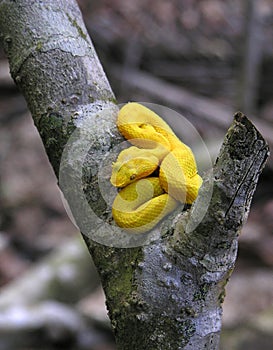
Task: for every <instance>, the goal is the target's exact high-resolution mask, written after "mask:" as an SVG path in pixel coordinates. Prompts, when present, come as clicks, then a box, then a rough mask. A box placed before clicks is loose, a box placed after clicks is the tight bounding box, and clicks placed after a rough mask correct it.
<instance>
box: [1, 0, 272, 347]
mask: <svg viewBox="0 0 273 350" xmlns="http://www.w3.org/2000/svg"><path fill="white" fill-rule="evenodd" d="M0 38H1V42H2V43H3V46H4V48H5V51H6V53H7V55H8V58H9V62H10V69H11V74H12V76H13V78H14V80H15V82H16V84H17V85H18V86H19V87H20V89H21V90H22V92H23V94H24V95H25V98H26V100H27V102H28V105H29V108H30V111H31V113H32V115H33V118H34V122H35V124H36V126H37V128H38V130H39V132H40V134H41V137H42V139H43V142H44V145H45V149H46V152H47V154H48V156H49V159H50V161H51V164H52V166H53V168H54V170H55V173H56V176H57V177H59V181H60V184H61V186H62V189H63V191H64V193H65V196H66V197H67V199H68V201H69V204H70V206H71V209H72V212H73V214H74V216H75V218H76V220H77V223H78V225H79V227H80V229H81V231H82V232H83V237H84V239H85V241H86V243H87V246H88V248H89V251H90V253H91V255H92V257H93V259H94V262H95V264H96V266H97V269H98V271H99V273H100V276H101V280H102V284H103V287H104V291H105V294H106V298H107V306H108V310H109V315H110V318H111V322H112V326H113V330H114V332H115V336H116V342H117V346H118V349H120V350H127V349H128V350H129V349H130V350H131V349H134V350H141V349H143V350H144V349H150V350H159V349H162V350H163V349H164V350H168V349H172V350H173V349H187V350H199V349H200V350H201V349H217V348H218V343H219V334H220V329H221V313H222V309H221V304H222V302H223V300H224V295H225V294H224V293H225V285H226V283H227V281H228V278H229V276H230V274H231V272H232V269H233V268H234V263H235V260H236V254H237V245H238V240H237V239H238V235H239V232H240V229H241V227H242V225H243V223H244V221H245V220H246V218H247V214H248V211H249V208H250V203H251V199H252V196H253V193H254V190H255V187H256V184H257V181H258V177H259V174H260V172H261V170H262V168H263V166H264V163H265V161H266V158H267V156H268V147H267V145H266V142H265V141H264V139H263V137H262V136H261V135H260V133H259V132H258V131H257V130H256V129H255V127H254V126H253V125H252V124H251V122H250V121H249V120H248V119H247V118H246V117H245V116H244V115H243V114H241V113H237V114H236V115H235V118H234V122H233V124H232V125H231V127H230V129H229V130H228V132H227V134H226V138H225V140H224V143H223V146H222V149H221V151H220V154H219V157H218V159H217V161H216V164H215V166H214V168H213V170H212V172H211V173H210V174H208V175H207V177H206V178H205V179H204V184H203V186H202V188H201V191H200V195H199V196H198V199H197V200H196V202H195V203H194V205H193V207H192V208H191V209H189V210H187V211H183V212H182V211H181V210H179V209H178V210H177V211H176V212H175V213H173V214H172V215H171V216H170V217H169V218H168V220H165V221H164V222H163V223H162V224H161V225H160V226H159V227H157V228H156V229H154V234H153V235H152V239H151V238H148V237H151V236H148V235H145V234H144V235H141V236H140V237H139V238H135V237H132V236H130V235H126V234H125V233H121V232H120V230H119V229H118V228H116V226H115V225H112V217H111V206H110V205H109V204H108V203H107V202H106V201H105V199H104V196H103V195H102V187H101V185H100V178H101V177H102V178H103V177H105V178H106V179H107V176H109V174H108V173H107V172H106V173H105V174H103V176H101V173H100V170H101V165H102V164H103V162H104V159H105V156H107V155H109V154H110V153H111V150H112V149H113V148H114V147H115V145H118V144H119V143H120V142H121V141H122V138H121V136H120V135H119V133H118V131H117V129H116V126H115V118H116V113H117V107H116V105H115V103H114V101H115V100H114V95H113V93H112V91H111V88H110V86H109V84H108V81H107V79H106V77H105V75H104V72H103V70H102V68H101V65H100V63H99V60H98V58H97V56H96V53H95V50H94V48H93V46H92V43H91V41H90V39H89V37H88V34H87V32H86V29H85V26H84V24H83V21H82V18H81V14H80V11H79V9H78V7H77V4H76V3H75V1H74V0H68V1H65V0H61V1H31V0H18V1H7V0H4V1H0ZM106 168H107V167H106ZM64 174H65V175H64ZM212 185H213V186H212ZM104 186H106V190H107V185H106V182H105V183H104ZM109 191H110V190H109ZM210 198H211V199H210ZM85 202H86V203H88V205H86V204H83V203H85ZM90 208H91V214H90ZM90 215H91V219H90ZM200 217H202V218H203V220H202V222H201V223H199V222H200V221H201V220H200ZM118 240H121V241H122V243H124V242H126V244H127V246H128V247H130V248H119V247H118V246H119V245H118V244H117V241H118ZM103 242H104V243H106V245H104V244H103ZM148 243H149V244H148ZM111 245H112V246H111ZM122 246H123V245H122V244H120V247H122Z"/></svg>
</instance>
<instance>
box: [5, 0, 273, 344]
mask: <svg viewBox="0 0 273 350" xmlns="http://www.w3.org/2000/svg"><path fill="white" fill-rule="evenodd" d="M79 4H80V7H81V10H82V12H83V16H84V19H85V23H86V26H87V28H88V30H89V33H90V35H91V37H92V40H93V43H94V45H95V47H96V50H97V53H98V55H99V58H100V59H101V62H102V64H103V66H104V69H105V71H106V73H107V76H108V78H109V81H110V83H111V86H112V88H113V91H114V93H115V95H116V97H117V99H118V102H119V103H123V102H127V101H146V102H153V103H159V104H162V105H165V106H168V107H170V108H172V109H174V110H176V111H178V112H180V113H182V114H183V115H184V116H185V117H186V118H187V119H188V120H189V121H190V122H191V123H192V124H193V125H194V126H195V127H196V128H197V130H198V131H199V133H200V135H201V136H202V138H203V139H204V140H205V142H206V145H207V147H208V148H209V150H210V153H211V156H212V158H214V157H215V155H216V154H217V152H218V150H219V146H220V144H221V142H222V140H223V136H224V134H225V132H226V130H227V128H228V126H229V125H230V124H231V122H232V116H233V114H234V112H236V111H237V110H238V109H240V110H241V111H243V112H244V113H245V114H247V116H248V117H249V118H250V119H251V120H252V121H253V122H254V124H255V125H256V126H257V127H258V129H259V130H260V131H261V132H262V133H263V135H264V137H265V138H266V139H267V141H268V143H269V145H270V147H271V149H272V146H273V95H272V91H273V25H272V24H273V3H272V0H259V1H253V0H237V1H234V0H230V1H224V0H222V1H221V0H200V1H198V0H171V1H166V0H165V1H164V0H153V1H152V0H145V1H144V0H127V1H123V0H101V1H87V0H79ZM272 179H273V158H272V156H271V158H270V159H269V161H268V163H267V166H266V168H265V170H264V172H263V174H262V175H261V177H260V181H259V184H258V187H257V191H256V193H255V197H254V200H253V204H252V208H251V212H250V215H249V219H248V222H247V224H246V225H245V226H244V228H243V231H242V234H241V236H240V246H239V256H238V261H237V264H236V268H235V271H234V273H233V275H232V277H231V280H230V282H229V284H228V286H227V297H226V300H225V303H224V317H223V334H222V338H221V350H232V349H234V350H239V349H240V350H241V349H248V350H252V349H253V350H254V349H264V350H269V349H270V350H271V349H272V344H273V186H272ZM15 349H16V350H17V349H18V350H32V349H33V350H34V349H39V350H40V349H43V350H51V349H52V350H53V349H68V350H69V349H73V350H87V349H88V350H114V349H115V345H114V342H113V337H112V335H111V331H110V326H109V321H108V319H107V314H106V310H105V306H104V296H103V293H102V290H101V287H100V284H99V280H98V277H97V274H96V271H95V268H94V266H93V263H92V260H91V257H90V256H89V254H88V252H87V249H86V248H85V246H84V244H83V243H82V239H81V237H80V235H79V233H78V232H77V229H76V228H75V227H74V226H73V224H72V223H71V222H70V220H69V218H68V217H67V214H66V212H65V210H64V207H63V204H62V200H61V196H60V192H59V190H58V187H57V185H56V179H55V177H54V175H53V171H52V169H51V167H50V165H49V162H48V159H47V156H46V155H45V152H44V149H43V146H42V144H41V140H40V138H39V135H38V133H37V131H36V129H35V127H34V125H33V122H32V119H31V116H30V114H29V112H28V109H27V106H26V103H25V101H24V99H23V97H22V96H21V94H20V92H19V91H18V90H17V89H16V87H15V85H14V83H13V81H12V80H11V78H10V76H9V69H8V63H7V60H6V58H5V56H4V53H3V51H1V49H0V350H15Z"/></svg>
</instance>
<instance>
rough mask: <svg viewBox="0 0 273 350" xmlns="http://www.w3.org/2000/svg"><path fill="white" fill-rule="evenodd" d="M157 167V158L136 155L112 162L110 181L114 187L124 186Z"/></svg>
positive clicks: (150, 172)
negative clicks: (123, 160) (124, 160)
mask: <svg viewBox="0 0 273 350" xmlns="http://www.w3.org/2000/svg"><path fill="white" fill-rule="evenodd" d="M157 167H158V160H157V158H155V159H150V158H145V157H143V158H142V157H136V158H133V159H130V160H128V161H126V162H119V161H117V162H116V163H113V165H112V176H111V179H110V181H111V183H112V185H114V186H115V187H125V186H127V185H129V184H130V183H132V182H135V181H136V180H139V179H142V178H144V177H147V176H149V175H150V174H152V173H153V172H154V171H155V170H156V168H157Z"/></svg>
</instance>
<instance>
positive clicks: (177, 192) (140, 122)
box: [110, 102, 202, 233]
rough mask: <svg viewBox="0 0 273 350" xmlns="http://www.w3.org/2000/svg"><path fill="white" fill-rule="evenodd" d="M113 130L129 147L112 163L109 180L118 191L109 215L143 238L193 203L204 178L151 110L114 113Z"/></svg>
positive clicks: (129, 107) (134, 107) (132, 107)
mask: <svg viewBox="0 0 273 350" xmlns="http://www.w3.org/2000/svg"><path fill="white" fill-rule="evenodd" d="M117 127H118V129H119V132H120V133H121V134H122V135H123V136H124V137H125V138H126V139H127V140H128V141H129V142H130V143H131V144H132V145H133V146H131V147H129V148H127V149H125V150H123V151H121V152H120V154H119V155H118V158H117V160H116V162H115V163H113V164H112V176H111V179H110V181H111V183H112V185H113V186H115V187H118V188H120V189H121V190H120V191H119V192H118V194H117V196H116V197H115V199H114V202H113V205H112V215H113V218H114V220H115V222H116V224H117V225H118V226H120V227H121V228H123V229H125V230H126V231H128V232H131V233H143V232H146V231H149V230H151V229H152V228H153V227H154V226H156V225H157V224H158V222H159V221H161V220H162V219H163V218H164V217H165V216H166V215H168V214H169V213H170V212H172V211H173V210H174V209H175V208H176V207H177V206H178V204H179V202H182V203H187V204H192V202H193V201H194V200H195V199H196V197H197V195H198V190H199V188H200V186H201V184H202V178H201V177H200V176H199V175H198V173H197V166H196V162H195V158H194V155H193V153H192V151H191V149H190V148H189V147H188V146H187V145H185V144H184V143H183V142H181V141H180V140H179V139H178V137H177V136H176V135H175V133H174V132H173V130H172V129H171V128H170V127H169V125H168V124H167V123H166V122H165V121H164V120H163V119H162V118H161V117H159V116H158V115H157V114H156V113H155V112H153V111H152V110H150V109H148V108H147V107H145V106H143V105H141V104H139V103H136V102H131V103H127V104H126V105H124V106H123V107H122V108H121V109H120V111H119V113H118V118H117ZM154 174H156V175H154Z"/></svg>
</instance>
